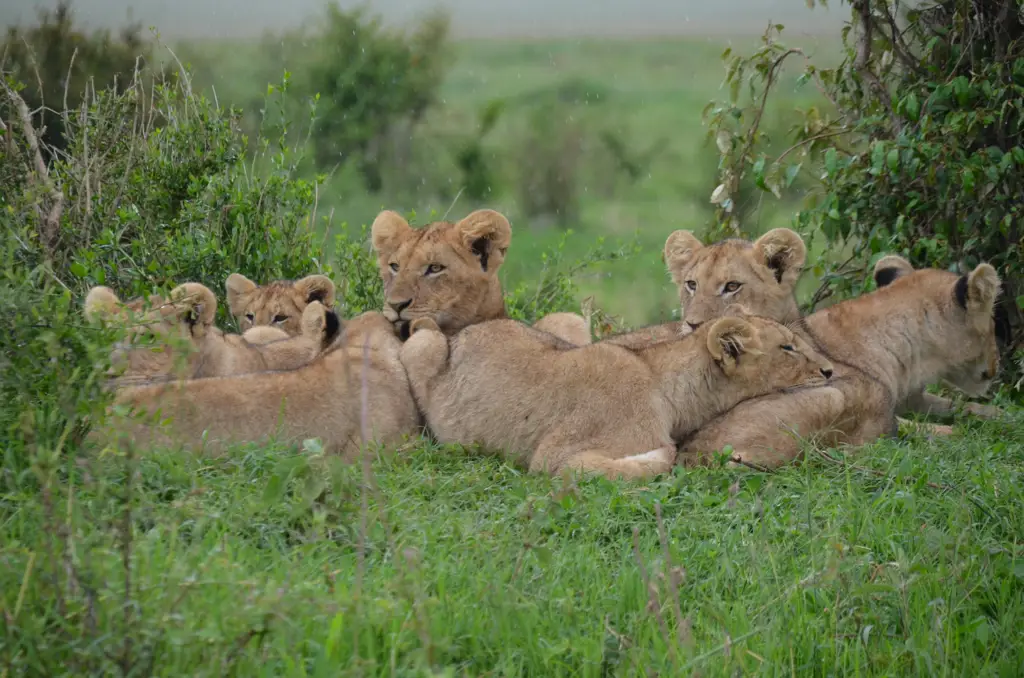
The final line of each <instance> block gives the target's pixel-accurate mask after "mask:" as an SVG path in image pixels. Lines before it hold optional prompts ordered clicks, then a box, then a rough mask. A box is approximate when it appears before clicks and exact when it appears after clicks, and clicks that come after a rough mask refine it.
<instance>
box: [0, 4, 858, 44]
mask: <svg viewBox="0 0 1024 678" xmlns="http://www.w3.org/2000/svg"><path fill="white" fill-rule="evenodd" d="M339 4H340V5H341V6H343V7H352V6H356V5H358V4H362V3H359V2H353V1H351V0H341V2H340V3H339ZM369 4H370V7H371V9H372V10H373V11H375V12H378V13H380V14H381V15H383V16H384V18H385V19H386V20H388V21H389V22H394V23H398V24H401V23H403V22H405V21H408V20H409V19H411V18H413V17H415V16H416V15H417V14H418V13H420V12H422V11H424V10H427V9H429V8H431V7H434V6H437V5H444V6H447V7H449V8H450V9H451V10H452V12H453V22H452V23H453V28H454V30H455V32H456V34H457V35H460V36H467V35H479V36H481V37H499V36H514V37H528V36H537V37H543V36H550V35H581V36H583V35H656V34H666V33H668V34H671V33H691V34H692V33H740V32H743V33H746V32H755V31H756V32H760V31H762V30H763V29H764V27H765V26H766V25H767V23H768V22H769V21H774V22H776V23H783V24H786V27H787V33H792V32H816V33H821V32H826V31H827V32H833V31H834V30H836V29H837V28H838V27H839V26H840V25H841V23H842V21H843V19H845V18H847V17H848V16H849V8H848V7H847V6H845V5H842V4H839V5H838V6H837V7H833V8H831V9H830V10H825V9H822V8H820V7H819V8H816V9H814V10H809V9H808V8H807V5H806V2H805V0H711V1H710V2H709V1H708V0H440V1H438V0H375V1H374V2H371V3H369ZM833 4H835V3H833ZM53 6H56V1H55V0H0V23H3V24H4V25H8V24H11V23H28V22H32V21H33V20H34V18H35V9H36V8H37V7H53ZM321 6H322V0H176V1H175V2H166V1H165V0H74V2H73V5H72V7H73V8H74V11H75V15H76V16H77V17H78V18H79V20H80V23H82V24H84V25H87V26H90V27H117V26H120V25H123V24H124V23H125V20H126V17H127V16H128V12H129V8H130V9H131V11H132V12H133V16H134V18H135V19H136V20H139V21H142V22H143V23H144V25H145V26H149V25H154V24H155V25H156V26H157V28H158V29H159V30H160V32H161V33H162V34H163V35H164V36H166V37H179V36H186V35H188V36H196V37H200V36H202V37H217V36H223V37H229V36H244V35H253V34H259V33H260V32H261V31H263V30H264V29H267V28H284V27H290V26H294V25H296V24H298V23H300V22H302V21H303V20H304V19H307V18H308V17H310V16H311V15H315V13H316V12H317V11H318V10H319V8H320V7H321Z"/></svg>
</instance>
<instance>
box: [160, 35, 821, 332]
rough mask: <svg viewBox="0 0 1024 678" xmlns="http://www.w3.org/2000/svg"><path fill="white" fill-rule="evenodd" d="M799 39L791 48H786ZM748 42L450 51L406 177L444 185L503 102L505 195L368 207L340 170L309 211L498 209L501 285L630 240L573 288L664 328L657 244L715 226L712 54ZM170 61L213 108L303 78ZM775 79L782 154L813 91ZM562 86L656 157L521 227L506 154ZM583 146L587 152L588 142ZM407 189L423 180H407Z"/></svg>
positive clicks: (241, 54) (244, 52)
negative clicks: (485, 114)
mask: <svg viewBox="0 0 1024 678" xmlns="http://www.w3.org/2000/svg"><path fill="white" fill-rule="evenodd" d="M797 40H798V39H797V38H793V42H794V44H797ZM756 42H757V41H756V39H755V38H751V37H749V36H748V37H744V38H741V39H737V40H736V41H729V40H727V39H725V38H719V37H716V38H708V39H699V38H693V37H688V38H678V39H666V38H660V39H650V40H594V39H589V40H588V39H581V40H554V39H548V40H533V41H512V40H509V41H501V40H488V41H464V42H459V43H457V44H456V45H455V52H454V56H455V59H454V61H453V63H452V66H451V69H450V71H449V74H448V77H447V79H446V80H445V82H444V84H443V86H442V90H441V97H440V98H441V102H440V104H439V105H438V106H437V107H436V108H435V109H434V110H433V111H432V112H431V113H430V114H429V115H428V117H427V119H426V121H425V122H424V124H423V126H422V128H421V130H420V132H419V133H418V136H417V142H416V144H414V146H415V148H414V151H415V152H414V160H415V165H414V167H415V169H414V174H415V173H417V172H418V173H421V174H422V175H424V176H427V177H429V178H430V179H431V181H432V182H434V183H436V182H445V181H448V180H449V177H450V176H451V172H452V171H453V170H452V165H451V157H450V154H451V150H450V148H451V146H450V141H451V140H452V139H454V138H458V137H459V135H461V134H464V133H465V132H466V131H467V130H469V129H472V128H474V126H475V125H476V124H477V117H476V116H477V114H478V111H479V110H480V109H481V108H482V107H483V106H484V105H485V104H486V103H487V102H489V101H492V100H494V99H504V100H505V101H506V112H505V114H504V116H503V118H502V119H501V121H500V122H499V124H498V126H497V127H496V128H495V130H494V131H493V132H492V134H491V136H490V137H488V140H487V142H486V145H487V148H488V149H489V150H490V151H491V152H492V153H493V156H494V158H495V159H496V162H497V164H498V167H499V168H500V169H501V174H502V176H503V177H504V181H503V187H501V189H502V190H499V191H498V192H497V193H496V194H495V196H494V198H493V199H492V200H489V201H487V202H486V203H483V204H481V205H475V204H471V203H470V202H468V201H467V200H465V199H461V200H459V201H458V202H457V203H456V204H455V205H454V206H453V205H452V202H451V201H450V200H440V199H439V198H437V197H436V196H433V195H430V194H426V195H424V194H422V193H418V192H417V191H416V190H415V186H414V187H413V188H412V189H410V188H405V189H402V190H399V189H394V190H390V191H389V190H385V192H384V194H382V195H378V196H369V195H366V194H365V192H363V191H362V190H361V189H359V188H358V187H357V186H355V185H353V183H352V181H351V176H350V175H345V174H344V173H343V174H342V175H336V176H334V177H332V178H331V179H329V180H328V182H327V185H326V186H325V187H324V189H323V190H322V191H321V202H320V211H319V213H320V214H327V213H328V212H329V211H330V210H331V209H333V210H334V221H335V223H341V222H348V223H349V224H357V225H358V224H361V223H369V222H370V221H372V219H373V217H374V216H375V215H376V214H377V212H378V211H379V210H380V209H381V208H389V209H399V210H403V211H405V210H415V211H416V212H417V213H418V214H419V215H420V221H421V222H422V221H424V220H425V219H426V218H427V217H428V216H429V215H431V214H433V215H434V216H435V217H439V216H441V215H444V214H446V213H448V212H449V209H450V210H451V212H450V214H451V216H452V217H458V216H461V215H463V214H465V213H466V212H468V211H469V210H470V209H472V208H474V207H477V206H487V207H492V208H495V209H499V210H501V211H503V212H504V213H505V214H507V215H508V216H509V217H510V218H511V220H512V223H513V228H514V229H515V235H514V238H513V245H512V248H511V250H510V255H509V258H508V260H507V262H506V264H505V266H504V270H503V272H502V276H503V279H504V282H505V284H506V286H509V287H511V286H515V285H517V284H519V283H520V282H523V281H532V280H535V279H536V277H537V274H538V272H539V269H540V267H541V265H542V262H541V261H540V258H539V255H540V253H541V252H543V251H545V250H547V249H549V248H550V247H551V246H552V245H553V244H555V243H556V242H558V241H559V240H560V239H561V238H562V235H563V233H564V230H563V227H571V229H572V231H573V234H572V235H571V237H569V238H568V240H567V241H566V243H565V255H566V257H567V258H569V259H572V258H574V257H581V256H583V255H584V254H585V253H586V252H588V251H590V250H591V249H592V248H593V246H594V244H595V241H596V239H597V238H599V237H605V238H606V239H607V244H608V245H609V246H616V245H619V244H625V243H631V242H635V243H636V244H637V245H639V246H640V248H641V251H640V253H639V254H637V255H636V256H634V257H631V258H630V259H628V260H625V261H619V262H616V263H615V264H613V265H606V266H600V267H597V268H596V269H594V270H593V271H591V272H589V273H587V274H585V275H584V276H583V277H582V279H581V291H582V293H583V294H584V295H593V296H594V297H595V300H596V301H597V303H598V305H599V306H600V307H602V308H604V309H605V310H607V311H609V312H611V313H613V314H615V315H618V316H621V317H622V318H623V319H624V320H625V321H626V322H627V323H629V324H631V325H640V324H645V323H652V322H658V321H661V320H664V319H667V318H668V317H669V310H670V309H672V308H675V306H676V293H675V290H674V288H673V287H672V285H671V282H670V281H669V279H668V276H667V275H666V273H665V269H664V265H663V264H662V262H661V250H662V246H663V245H664V242H665V238H666V237H667V236H668V234H669V233H671V232H672V231H673V230H675V229H679V228H685V229H691V230H694V231H696V232H701V231H703V230H704V229H705V228H706V226H707V225H708V224H709V223H710V220H711V217H712V211H711V204H710V202H709V196H710V195H711V191H712V190H713V189H714V187H715V185H716V184H717V176H716V163H717V157H716V155H715V150H714V146H713V144H708V143H707V142H706V140H705V135H706V128H705V127H704V126H703V124H702V121H701V111H702V110H703V108H704V107H705V106H706V105H707V103H708V102H709V101H710V100H712V99H720V100H724V99H726V98H727V91H726V90H725V89H722V88H721V83H722V81H723V78H724V76H725V68H724V65H723V63H722V61H721V58H720V57H721V53H722V51H723V50H724V49H725V47H726V46H728V45H729V44H731V45H732V47H733V48H734V50H746V51H752V50H753V48H754V47H755V46H756ZM828 42H829V41H826V40H824V39H822V40H821V41H817V40H814V39H809V38H804V39H799V43H798V44H800V46H802V47H804V48H805V49H806V50H807V51H808V53H809V54H810V55H811V56H812V58H813V59H814V60H815V62H816V63H818V64H819V65H820V64H829V63H831V62H833V61H835V58H836V55H837V53H838V52H837V50H836V49H835V48H834V47H825V46H823V45H824V44H828ZM179 51H180V52H181V53H182V54H183V55H185V56H184V57H183V58H188V59H189V60H190V61H191V62H195V63H197V64H200V66H201V67H200V70H199V75H198V76H197V79H198V81H199V82H200V84H204V85H207V86H209V85H213V86H215V87H216V92H217V95H218V99H219V101H220V102H221V103H222V104H225V103H227V102H234V103H244V102H250V101H253V100H258V99H259V98H260V97H261V96H262V95H263V93H264V92H265V91H266V85H267V81H268V80H269V79H271V78H273V79H275V81H279V79H280V76H281V74H282V72H283V70H284V68H290V69H291V70H293V71H296V70H298V69H300V68H301V67H302V66H301V64H302V59H303V58H305V56H304V54H303V53H302V51H301V49H298V48H295V47H294V46H283V47H282V48H281V50H280V52H279V53H276V54H274V55H273V56H272V57H267V56H266V55H265V54H264V53H263V52H266V51H267V50H265V49H261V48H259V47H258V45H254V44H253V43H244V42H242V43H230V42H229V43H217V42H199V43H190V44H186V45H184V46H183V47H181V49H180V50H179ZM271 51H273V50H271ZM794 65H795V62H794ZM784 73H785V77H784V78H783V79H782V81H781V84H780V86H779V88H778V89H777V91H776V93H775V95H774V97H773V98H772V100H771V101H770V103H769V106H768V108H767V109H766V113H765V116H764V125H765V128H766V129H770V130H773V131H775V133H776V136H777V137H780V138H778V139H777V143H780V144H784V143H785V134H786V133H787V132H788V130H789V128H790V126H792V125H794V124H796V122H797V121H798V117H797V116H796V114H795V113H794V109H796V108H806V107H807V106H810V105H821V103H822V99H821V97H820V95H819V94H818V93H817V91H816V90H814V88H813V87H811V86H804V87H801V88H797V86H796V74H797V69H796V68H795V67H794V68H793V69H790V70H788V71H785V72H784ZM565 83H575V85H576V86H577V87H578V88H580V89H583V90H585V91H587V92H590V93H595V95H596V96H595V98H594V99H593V101H591V102H588V103H587V104H585V105H582V106H579V107H578V113H579V114H580V115H581V116H585V117H586V119H587V120H588V121H589V123H590V124H591V125H592V127H591V128H590V129H610V130H613V131H615V132H616V133H618V134H620V135H621V136H622V137H623V138H624V139H625V140H626V141H627V143H628V144H629V146H630V147H631V148H632V149H634V150H636V151H640V150H643V149H649V148H651V147H652V146H657V147H658V148H659V149H660V150H659V152H658V154H657V155H655V156H654V159H653V161H652V162H651V164H650V166H649V168H648V169H649V172H648V175H647V176H645V177H641V178H640V179H639V180H638V181H637V182H636V183H635V184H632V185H627V184H625V183H623V182H620V183H619V184H617V185H616V186H617V188H616V189H615V191H614V192H612V191H609V190H608V187H607V186H606V185H604V184H603V183H602V181H601V180H600V179H601V177H600V172H598V171H597V170H584V171H583V172H582V176H581V178H580V185H581V213H580V218H579V220H578V222H577V223H571V224H561V225H559V226H561V227H559V226H555V227H552V226H550V225H547V224H536V223H530V222H529V220H528V219H526V218H524V217H523V215H522V213H521V210H520V208H519V205H518V203H517V200H516V198H515V195H514V191H513V186H514V183H513V182H514V179H513V178H512V177H514V175H515V172H516V171H517V168H516V165H515V159H514V153H515V150H516V148H517V144H518V143H519V138H520V135H521V125H522V123H523V120H524V110H525V109H524V107H525V106H526V102H529V101H531V100H534V99H536V98H537V97H539V96H544V95H545V94H546V93H550V92H551V91H553V90H554V89H555V88H557V87H559V86H561V85H564V84H565ZM588 143H596V142H594V140H593V139H589V140H588ZM595 173H596V175H595ZM413 179H416V177H413ZM406 183H412V184H418V183H419V182H418V180H415V181H413V180H410V179H408V178H407V179H406ZM796 208H797V204H796V203H786V204H780V203H778V201H776V200H775V199H774V198H773V197H771V196H766V197H765V198H764V200H763V202H762V209H761V213H760V216H759V218H758V220H757V222H756V223H746V224H744V227H745V228H746V229H748V230H749V231H750V232H752V233H754V234H757V233H761V232H764V231H766V230H768V229H769V228H773V227H776V226H788V225H790V222H791V219H792V217H793V213H794V211H795V209H796ZM820 254H821V251H820V246H819V245H817V244H812V252H811V257H810V260H812V261H813V260H814V259H815V258H816V257H817V256H818V255H820ZM807 278H808V279H807V281H805V283H804V285H803V287H802V288H801V290H800V292H801V295H802V296H806V295H808V294H809V293H810V292H812V291H813V289H814V288H816V287H817V284H816V281H815V280H813V279H812V276H810V275H808V276H807Z"/></svg>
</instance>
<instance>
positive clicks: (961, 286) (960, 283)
mask: <svg viewBox="0 0 1024 678" xmlns="http://www.w3.org/2000/svg"><path fill="white" fill-rule="evenodd" d="M953 295H954V296H955V297H956V303H957V304H959V305H960V308H964V309H966V308H967V276H966V275H962V276H960V277H959V278H958V279H957V281H956V287H954V288H953Z"/></svg>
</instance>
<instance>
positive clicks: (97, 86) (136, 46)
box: [0, 0, 151, 155]
mask: <svg viewBox="0 0 1024 678" xmlns="http://www.w3.org/2000/svg"><path fill="white" fill-rule="evenodd" d="M141 28H142V27H141V26H140V25H139V24H132V25H129V26H125V27H124V28H122V29H121V31H120V32H119V33H118V35H116V36H112V35H110V33H109V32H108V31H96V32H93V33H92V34H87V33H85V32H83V31H81V30H77V29H75V26H74V14H73V12H72V9H71V2H70V0H57V6H56V8H55V9H54V10H47V9H41V10H39V24H38V25H37V26H34V27H32V28H29V29H21V28H19V27H17V26H11V27H9V28H8V29H7V37H6V39H5V40H4V44H3V45H2V46H0V55H2V56H0V71H3V72H6V73H9V74H11V75H12V76H13V77H14V78H16V79H17V80H19V81H21V82H24V83H27V84H29V86H28V87H27V88H26V89H25V91H24V92H23V94H22V96H23V97H24V99H25V101H26V102H27V103H28V106H29V110H31V111H38V118H39V119H38V121H37V126H39V127H42V128H43V133H42V134H41V135H40V141H41V142H42V143H43V152H44V154H47V155H49V153H50V152H51V151H62V150H64V148H65V146H66V145H67V138H66V137H67V133H68V132H67V130H66V129H65V127H66V125H67V118H68V117H74V116H76V115H77V114H78V111H75V110H70V111H67V112H66V113H65V114H61V113H60V112H61V111H64V109H65V108H66V107H67V104H68V103H69V102H71V103H72V104H74V103H76V102H79V101H82V98H83V97H84V96H85V94H86V92H87V91H89V92H97V91H100V90H103V89H106V88H108V87H111V86H114V85H115V84H120V85H121V86H127V85H129V84H130V83H131V82H132V81H133V80H134V79H135V71H136V69H137V68H139V67H140V66H145V64H146V62H147V61H148V59H149V56H150V53H151V48H150V46H149V44H147V42H146V41H145V40H144V39H143V38H142V36H141V35H140V33H141Z"/></svg>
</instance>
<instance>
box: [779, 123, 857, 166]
mask: <svg viewBox="0 0 1024 678" xmlns="http://www.w3.org/2000/svg"><path fill="white" fill-rule="evenodd" d="M846 132H847V130H845V129H836V130H831V131H829V132H822V133H821V134H815V135H814V136H811V137H807V138H806V139H801V140H800V141H798V142H797V143H795V144H793V145H792V146H790V147H789V148H787V149H786V150H784V151H783V152H782V153H781V154H779V157H778V158H776V159H775V162H782V161H783V160H784V159H785V158H786V156H787V155H789V154H790V153H792V152H793V151H795V150H796V149H798V148H800V147H801V146H806V145H807V144H813V143H814V142H815V141H820V140H821V139H828V138H829V137H837V136H839V135H841V134H846Z"/></svg>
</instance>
